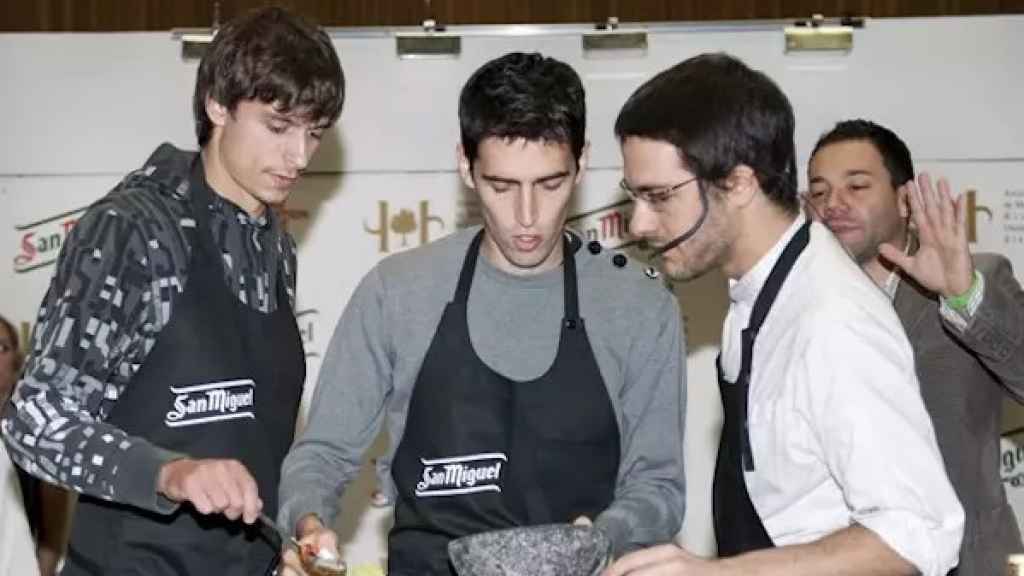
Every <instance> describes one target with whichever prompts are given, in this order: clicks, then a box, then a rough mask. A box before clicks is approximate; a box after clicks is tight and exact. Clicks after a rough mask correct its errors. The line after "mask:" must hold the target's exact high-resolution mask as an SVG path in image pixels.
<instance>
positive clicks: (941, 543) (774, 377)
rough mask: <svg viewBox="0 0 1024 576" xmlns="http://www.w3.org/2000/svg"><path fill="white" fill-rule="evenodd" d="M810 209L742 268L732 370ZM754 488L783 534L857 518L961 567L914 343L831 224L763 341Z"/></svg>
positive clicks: (941, 565)
mask: <svg viewBox="0 0 1024 576" xmlns="http://www.w3.org/2000/svg"><path fill="white" fill-rule="evenodd" d="M803 222H804V218H803V216H802V215H801V216H800V217H798V218H797V220H796V221H795V222H794V223H793V224H792V226H791V227H790V228H789V229H788V230H787V232H786V233H785V234H784V235H783V237H782V238H781V239H780V240H779V241H778V243H777V244H776V245H775V246H774V247H773V248H772V250H770V251H769V252H768V253H767V254H766V255H765V256H764V257H762V258H761V260H760V261H759V262H758V263H757V265H756V266H754V268H752V269H751V270H750V271H748V272H747V273H746V274H745V275H744V276H743V277H742V278H741V279H740V280H738V281H730V287H729V294H730V298H731V301H732V302H731V306H730V308H729V314H728V316H727V317H726V322H725V329H724V331H723V341H722V351H723V352H722V368H723V371H724V373H725V374H724V375H725V377H726V378H727V379H728V380H729V381H735V379H736V377H737V374H738V372H739V369H740V354H741V350H740V348H741V345H740V332H741V331H742V330H743V329H744V328H745V327H746V326H747V323H748V321H749V319H750V313H751V310H752V308H753V305H754V300H755V299H756V298H757V293H758V291H759V290H760V289H761V286H762V285H763V284H764V282H765V281H766V280H767V278H768V274H769V273H770V272H771V269H772V267H773V266H774V264H775V262H776V260H778V258H779V256H780V254H781V253H782V250H783V248H784V247H785V245H786V243H787V242H788V241H789V239H790V238H792V236H793V235H794V234H795V233H796V231H797V230H798V229H799V227H800V226H801V225H802V224H803ZM748 402H749V405H748V430H749V434H750V444H751V450H752V453H753V458H754V466H755V470H753V471H749V472H745V473H744V478H745V480H746V484H747V490H748V492H749V493H750V499H751V501H752V502H753V504H754V508H755V509H756V510H757V512H758V514H759V515H760V517H761V519H762V522H763V523H764V526H765V528H766V529H767V531H768V535H769V536H770V537H771V538H772V541H773V542H774V543H775V544H776V545H779V546H781V545H787V544H799V543H805V542H811V541H814V540H818V539H820V538H822V537H824V536H827V535H828V534H831V533H833V532H837V531H839V530H841V529H843V528H846V527H848V526H850V525H851V524H854V523H856V524H860V525H862V526H864V527H865V528H867V529H869V530H871V531H873V532H874V533H876V534H877V535H878V536H879V537H880V538H881V539H882V540H883V541H884V542H885V543H886V544H888V545H889V546H890V547H891V548H892V549H893V550H894V551H896V552H897V553H898V554H899V555H900V556H902V557H903V558H905V559H906V560H908V561H909V562H911V563H912V564H914V565H915V566H916V567H917V568H918V570H920V571H921V573H922V574H924V575H925V576H943V575H945V574H946V573H947V572H948V571H949V570H950V569H951V568H953V567H954V566H956V564H957V560H958V550H959V549H960V541H961V538H962V537H963V528H964V512H963V508H962V507H961V506H960V503H959V501H958V500H957V497H956V494H955V493H954V491H953V488H952V486H951V485H950V483H949V479H948V477H947V476H946V472H945V470H944V468H943V462H942V457H941V456H940V454H939V449H938V446H937V444H936V441H935V432H934V430H933V428H932V424H931V420H930V419H929V417H928V414H927V412H926V411H925V407H924V403H923V401H922V400H921V395H920V391H919V387H918V381H917V377H916V375H915V372H914V357H913V351H912V350H911V347H910V343H909V342H908V341H907V337H906V334H905V333H904V332H903V328H902V326H901V325H900V322H899V319H898V318H897V317H896V313H895V312H894V311H893V307H892V304H891V303H890V302H889V300H888V299H887V298H886V295H885V293H884V292H882V291H881V290H879V289H878V287H877V286H875V284H874V283H873V282H872V281H871V279H870V278H869V277H868V276H867V274H866V273H864V272H863V271H862V270H861V269H860V268H859V267H858V266H857V265H856V263H855V262H854V261H853V260H852V259H851V258H850V257H849V256H848V255H847V254H846V253H845V252H844V251H843V249H842V247H841V246H840V244H839V242H838V241H837V240H836V239H835V237H834V236H832V234H831V233H830V232H829V231H828V230H827V229H826V228H825V227H823V226H822V225H821V224H818V223H815V224H812V225H811V237H810V242H809V244H808V246H807V247H806V249H805V250H804V252H803V253H802V254H801V255H800V258H799V259H798V260H797V262H796V263H795V265H794V267H793V269H792V271H791V272H790V274H789V276H788V277H787V279H786V281H785V283H784V284H783V286H782V290H781V291H780V293H779V295H778V298H777V299H776V300H775V304H774V305H773V306H772V309H771V311H770V312H769V313H768V316H767V318H766V319H765V323H764V325H763V326H762V328H761V330H760V333H759V335H758V337H757V340H756V343H755V345H754V357H753V364H752V368H751V382H750V393H749V401H748Z"/></svg>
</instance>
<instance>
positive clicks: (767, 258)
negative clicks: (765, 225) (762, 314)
mask: <svg viewBox="0 0 1024 576" xmlns="http://www.w3.org/2000/svg"><path fill="white" fill-rule="evenodd" d="M806 220H807V219H806V217H804V215H803V213H800V214H798V215H797V217H796V219H795V220H793V223H792V224H790V225H789V228H788V229H786V232H785V233H783V235H782V236H781V237H780V238H779V239H778V241H777V242H775V245H774V246H772V249H771V250H769V251H768V252H767V253H765V255H764V256H761V259H760V260H758V261H757V264H755V265H754V267H753V268H751V269H750V270H747V273H746V274H744V275H743V276H742V277H741V278H740V279H739V280H732V279H730V280H729V299H730V300H732V302H734V303H737V304H749V305H751V306H753V305H754V300H756V299H757V294H758V293H759V292H760V291H761V287H762V286H764V283H765V282H766V281H767V280H768V275H769V274H771V272H772V268H774V267H775V262H776V261H777V260H778V259H779V257H780V256H781V255H782V251H783V250H784V249H785V248H786V244H788V243H789V241H790V239H792V238H793V236H794V235H796V233H797V231H798V230H800V227H801V226H803V225H804V222H805V221H806Z"/></svg>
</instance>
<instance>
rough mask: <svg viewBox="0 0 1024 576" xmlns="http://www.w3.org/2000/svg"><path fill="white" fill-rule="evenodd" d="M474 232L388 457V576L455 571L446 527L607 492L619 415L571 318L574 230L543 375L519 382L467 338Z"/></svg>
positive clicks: (528, 519)
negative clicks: (555, 335)
mask: <svg viewBox="0 0 1024 576" xmlns="http://www.w3.org/2000/svg"><path fill="white" fill-rule="evenodd" d="M482 237H483V232H481V233H480V234H479V235H477V236H476V238H475V239H474V240H473V242H472V244H471V245H470V247H469V251H468V253H467V254H466V259H465V261H464V262H463V265H462V272H461V274H460V276H459V283H458V288H457V290H456V293H455V297H454V299H453V300H452V301H451V302H450V303H449V304H448V305H447V306H446V307H445V310H444V315H443V316H442V317H441V322H440V324H439V325H438V328H437V332H436V333H435V335H434V338H433V340H432V341H431V343H430V348H429V349H428V351H427V355H426V357H425V358H424V361H423V366H422V367H421V369H420V373H419V375H418V377H417V379H416V383H415V388H414V389H413V392H412V397H411V399H410V401H409V411H408V416H407V420H406V426H405V433H404V434H403V437H402V440H401V442H400V443H399V445H398V448H397V451H396V453H395V458H394V465H393V467H392V476H393V478H394V480H395V486H396V489H397V500H396V508H395V525H394V528H393V529H392V530H391V533H390V534H389V537H388V574H389V576H425V575H433V576H440V575H451V574H454V571H453V569H452V568H451V566H450V564H449V560H448V550H447V545H448V542H449V540H451V539H453V538H458V537H460V536H465V535H468V534H474V533H477V532H483V531H487V530H493V529H500V528H510V527H514V526H524V525H536V524H545V523H551V522H571V521H572V520H574V519H575V518H577V517H578V516H588V517H590V518H594V517H596V516H597V515H598V514H599V513H601V512H602V511H604V510H605V509H606V508H607V507H608V506H609V504H611V502H612V500H613V498H614V495H615V484H616V478H617V474H618V468H619V433H618V424H617V421H616V418H615V412H614V410H613V408H612V404H611V401H610V399H609V396H608V390H607V388H606V387H605V384H604V380H603V379H602V377H601V373H600V371H599V369H598V366H597V361H596V360H595V359H594V353H593V351H592V350H591V347H590V342H589V340H588V339H587V332H586V329H585V327H584V324H583V319H582V318H580V317H579V312H578V302H577V297H576V288H577V286H576V263H575V260H574V256H573V248H572V246H571V245H570V241H569V240H568V239H564V241H563V254H564V263H563V274H564V275H563V283H564V290H565V317H564V318H563V320H562V325H561V334H560V341H559V344H558V353H557V356H556V357H555V360H554V363H553V364H552V365H551V367H550V368H549V369H548V371H547V372H546V373H544V375H542V376H541V377H539V378H537V379H536V380H531V381H527V382H516V381H513V380H510V379H508V378H506V377H504V376H502V375H500V374H498V373H496V372H495V371H494V370H492V369H490V368H489V367H488V366H487V365H486V364H484V362H483V361H481V360H480V358H479V357H478V356H477V354H476V351H475V350H474V349H473V345H472V344H471V343H470V338H469V327H468V324H467V317H466V308H467V306H466V303H467V301H468V298H469V290H470V285H471V284H472V280H473V273H474V270H475V268H476V262H477V256H478V254H479V252H480V241H481V239H482ZM510 344H511V345H514V343H510Z"/></svg>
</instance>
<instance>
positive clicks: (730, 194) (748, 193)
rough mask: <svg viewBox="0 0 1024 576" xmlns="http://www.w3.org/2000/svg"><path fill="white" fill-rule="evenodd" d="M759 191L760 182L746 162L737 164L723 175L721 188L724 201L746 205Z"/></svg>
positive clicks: (736, 204) (735, 204)
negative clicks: (723, 182)
mask: <svg viewBox="0 0 1024 576" xmlns="http://www.w3.org/2000/svg"><path fill="white" fill-rule="evenodd" d="M760 192H761V183H760V182H759V181H758V180H757V174H755V173H754V169H753V168H751V167H750V166H747V165H746V164H739V165H737V166H736V167H735V168H733V169H732V171H731V172H729V175H728V176H726V177H725V189H724V190H723V193H724V196H725V198H726V201H727V202H729V203H731V204H733V205H734V206H738V207H739V206H746V205H748V204H750V203H751V202H753V200H754V198H756V197H757V195H758V194H759V193H760Z"/></svg>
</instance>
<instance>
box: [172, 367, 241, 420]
mask: <svg viewBox="0 0 1024 576" xmlns="http://www.w3.org/2000/svg"><path fill="white" fill-rule="evenodd" d="M170 390H171V394H173V395H174V409H173V410H171V411H169V412H168V413H167V415H166V416H165V417H164V424H166V425H167V426H169V427H171V428H180V427H182V426H196V425H198V424H207V423H210V422H219V421H222V420H234V419H236V418H252V419H255V418H256V415H255V414H253V409H254V408H255V406H256V383H255V382H253V381H252V380H251V379H249V378H246V379H244V380H227V381H224V382H211V383H209V384H198V385H196V386H184V387H175V386H171V387H170Z"/></svg>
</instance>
